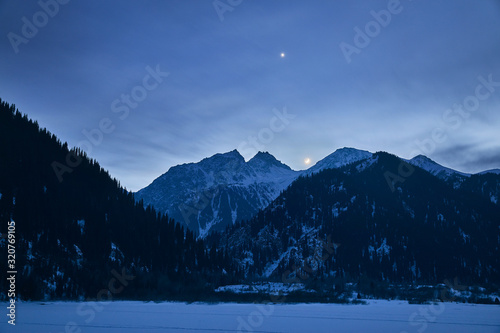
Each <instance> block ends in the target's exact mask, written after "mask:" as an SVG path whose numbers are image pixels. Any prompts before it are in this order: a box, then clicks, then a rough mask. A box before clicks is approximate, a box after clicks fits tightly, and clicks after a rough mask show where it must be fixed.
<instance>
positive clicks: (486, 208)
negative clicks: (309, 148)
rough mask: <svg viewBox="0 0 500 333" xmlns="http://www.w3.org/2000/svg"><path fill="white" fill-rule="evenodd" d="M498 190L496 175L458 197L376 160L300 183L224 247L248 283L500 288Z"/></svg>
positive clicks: (236, 230)
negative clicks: (456, 282)
mask: <svg viewBox="0 0 500 333" xmlns="http://www.w3.org/2000/svg"><path fill="white" fill-rule="evenodd" d="M398 170H399V172H398ZM401 175H403V176H404V177H403V176H401ZM395 176H398V177H400V178H397V177H395ZM499 184H500V177H499V176H498V175H494V174H485V175H473V176H471V177H470V178H468V179H465V180H464V181H463V183H462V185H461V186H460V187H459V188H454V186H453V184H449V183H447V182H445V181H443V180H441V179H439V178H438V177H436V176H433V175H432V174H431V173H429V172H427V171H425V170H423V169H421V168H419V167H412V166H410V165H409V164H406V163H405V162H404V161H402V160H401V159H399V158H398V157H396V156H393V155H390V154H387V153H376V154H374V155H373V156H372V157H371V158H369V159H368V160H364V161H360V162H356V163H353V164H351V165H349V166H347V167H344V168H341V169H330V170H324V171H322V172H320V173H318V174H314V175H312V176H307V177H300V178H299V179H298V180H297V181H295V182H294V183H293V184H292V185H291V186H290V187H289V188H288V189H286V190H285V191H284V192H283V193H282V194H281V195H280V196H279V197H278V198H277V199H276V200H275V201H274V202H273V203H272V204H271V205H270V206H269V207H267V208H266V209H265V210H263V211H261V212H260V213H259V214H257V216H255V217H254V218H253V219H251V220H250V221H245V222H243V223H238V224H237V225H235V226H234V227H232V228H229V229H228V231H227V232H226V234H222V235H220V236H219V237H220V238H221V244H223V245H224V246H225V248H226V249H227V250H228V251H229V253H230V254H231V256H232V257H234V258H235V259H236V260H237V261H238V262H239V264H240V268H241V269H244V270H245V272H246V275H247V277H248V278H249V279H261V278H264V279H269V278H271V279H275V280H287V281H301V279H299V277H300V275H301V274H307V276H309V277H313V278H314V279H316V280H320V281H327V280H328V279H330V278H333V277H342V278H346V279H347V280H354V281H357V280H359V278H360V277H367V278H369V279H371V280H372V281H373V280H375V281H386V282H389V283H408V284H433V285H436V284H439V283H443V281H446V280H449V281H452V280H453V279H454V278H458V279H460V281H462V282H463V283H469V284H479V285H488V284H496V285H498V284H499V283H500V259H499V258H500V256H499V248H500V206H499V204H498V193H499V191H498V189H499ZM329 239H330V240H329ZM325 244H326V246H325ZM328 249H329V250H330V252H329V253H328V252H326V250H328ZM311 259H312V260H311Z"/></svg>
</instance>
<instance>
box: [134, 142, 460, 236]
mask: <svg viewBox="0 0 500 333" xmlns="http://www.w3.org/2000/svg"><path fill="white" fill-rule="evenodd" d="M372 156H373V154H372V153H371V152H368V151H364V150H359V149H355V148H347V147H345V148H341V149H337V150H336V151H335V152H333V153H332V154H330V155H328V156H327V157H325V158H324V159H322V160H320V161H318V162H317V163H316V164H315V165H313V166H311V167H310V168H309V169H307V170H303V171H294V170H292V169H290V167H288V166H287V165H285V164H283V163H281V162H280V161H278V160H277V159H276V158H275V157H274V156H272V155H271V154H269V153H267V152H266V153H264V152H259V153H257V154H256V155H255V156H254V157H253V158H252V159H250V160H249V161H248V162H245V160H244V158H243V156H241V155H240V154H239V152H238V151H237V150H233V151H231V152H228V153H225V154H216V155H214V156H212V157H208V158H205V159H203V160H202V161H200V162H198V163H188V164H182V165H178V166H174V167H172V168H170V169H169V170H168V171H167V172H166V173H165V174H163V175H161V176H160V177H158V178H157V179H155V180H154V181H153V183H151V184H150V185H148V186H147V187H145V188H143V189H141V190H140V191H138V192H137V193H136V194H135V197H136V200H143V201H144V204H146V205H152V206H154V207H155V209H157V210H159V211H161V212H163V213H167V214H169V216H172V217H173V218H175V219H176V220H178V221H181V222H182V223H184V224H185V225H186V226H187V227H188V228H190V229H191V230H193V231H195V232H196V233H197V234H198V235H199V236H200V237H205V236H206V235H208V233H209V232H210V231H222V230H224V229H225V228H226V227H227V226H228V225H231V224H234V223H235V222H236V221H237V220H248V219H250V218H252V217H253V216H254V215H255V214H256V213H257V212H258V211H259V210H260V209H264V208H265V207H267V205H269V204H270V203H271V201H273V200H274V199H275V198H276V197H277V196H278V195H279V193H280V192H281V191H283V190H284V189H286V188H287V187H288V186H289V185H290V184H291V183H292V182H293V181H294V180H295V179H297V178H298V177H299V176H301V175H306V174H307V175H311V174H314V173H318V172H320V171H322V170H324V169H335V168H340V167H343V166H346V165H348V164H351V163H355V162H358V161H362V160H367V159H369V158H370V157H372ZM404 161H406V162H408V163H410V164H412V165H414V166H418V167H420V168H422V169H424V170H426V171H427V172H429V173H431V174H432V175H434V176H436V177H438V178H439V179H441V180H444V181H446V182H448V183H450V184H452V185H453V186H455V187H456V188H458V187H460V186H461V184H462V183H463V182H464V181H465V180H466V179H467V178H468V177H470V174H466V173H463V172H459V171H456V170H453V169H450V168H446V167H444V166H442V165H440V164H438V163H436V162H434V161H433V160H431V159H429V158H428V157H426V156H423V155H418V156H416V157H414V158H412V159H411V160H404Z"/></svg>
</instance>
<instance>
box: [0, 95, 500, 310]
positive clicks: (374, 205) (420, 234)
mask: <svg viewBox="0 0 500 333" xmlns="http://www.w3.org/2000/svg"><path fill="white" fill-rule="evenodd" d="M0 143H1V144H0V156H1V157H2V158H1V159H0V222H1V224H2V225H4V229H3V230H0V231H1V232H2V236H1V237H0V249H1V250H2V251H3V250H5V251H7V248H8V244H10V243H8V242H7V240H6V239H5V237H4V235H3V233H4V232H5V230H6V229H7V227H6V225H9V226H10V228H12V227H13V226H15V249H16V261H15V264H10V265H12V266H13V267H9V268H8V267H7V261H6V260H5V261H0V269H2V270H3V271H8V270H9V269H11V270H12V269H16V270H17V272H18V273H17V275H16V281H17V287H16V292H17V293H18V295H19V297H20V298H22V299H80V300H82V299H85V298H88V299H95V298H96V294H97V298H98V299H99V298H100V297H101V298H102V297H103V296H104V297H105V299H106V300H107V299H109V298H110V297H111V298H113V299H118V298H120V297H124V298H128V299H149V300H151V299H177V300H203V299H205V300H210V299H212V300H213V299H221V298H220V295H216V294H215V293H216V290H217V289H218V287H220V286H224V285H234V284H240V283H245V284H251V283H256V282H276V281H279V282H282V283H287V284H288V283H297V282H299V283H300V284H307V285H306V286H305V288H306V289H303V290H314V292H315V293H316V294H315V295H317V296H316V297H315V298H314V300H316V301H325V300H326V301H329V300H334V299H339V298H342V297H344V296H345V295H347V296H345V297H351V296H349V295H352V293H350V292H349V291H346V292H345V294H344V293H343V292H342V290H344V289H343V288H344V287H346V286H348V285H349V286H351V287H352V286H355V289H354V290H357V291H358V292H361V293H363V294H366V295H374V296H376V297H382V298H394V297H400V298H402V299H408V298H407V297H408V294H405V293H406V291H405V290H406V289H407V288H406V286H414V291H412V294H415V293H416V294H418V293H420V291H422V290H423V289H425V288H420V286H421V285H423V284H425V285H433V286H436V285H443V284H445V285H446V284H447V283H448V282H447V281H456V280H457V279H458V280H460V281H461V283H464V284H468V285H469V286H471V287H470V288H476V289H475V290H483V289H479V287H481V288H486V289H485V290H487V292H488V293H489V294H490V295H492V294H494V293H496V295H497V296H498V290H499V289H500V288H499V287H500V261H499V260H500V259H499V257H498V253H499V249H500V203H499V201H498V200H499V197H500V175H499V172H498V170H488V171H486V172H481V173H478V174H474V175H471V174H465V173H460V172H457V171H454V170H452V169H448V168H445V167H443V166H440V165H439V164H437V163H435V162H433V161H432V160H430V159H428V158H427V157H425V156H417V157H415V158H413V159H411V160H405V159H402V158H399V157H397V156H394V155H391V154H388V153H385V152H377V153H370V152H366V151H360V150H356V149H354V148H342V149H339V150H337V151H335V152H334V153H332V154H331V155H329V156H327V157H326V158H324V159H323V160H321V161H319V162H318V163H317V164H316V165H314V166H312V167H311V168H309V169H307V170H303V171H294V170H291V169H290V168H289V167H288V166H286V165H284V164H283V163H281V162H279V161H278V160H276V158H274V157H273V156H272V155H270V154H269V153H263V152H260V153H258V154H257V155H256V156H254V157H253V158H252V159H251V160H249V161H247V162H246V161H245V160H244V158H243V157H242V156H241V155H240V154H239V153H238V152H237V151H231V152H229V153H226V154H216V155H214V156H212V157H209V158H206V159H204V160H202V161H200V162H199V163H189V164H184V165H180V166H175V167H172V168H171V169H170V170H168V172H166V173H165V174H164V175H162V176H161V177H159V178H158V179H157V180H155V181H154V182H153V184H151V185H150V186H149V187H148V188H146V189H144V190H142V191H141V192H140V193H136V194H135V197H134V194H133V193H130V192H128V191H126V190H125V189H124V188H122V187H121V186H120V183H119V181H118V180H116V179H113V178H111V177H110V175H109V173H108V172H107V171H106V170H104V169H103V168H102V167H101V166H100V165H99V164H98V162H97V161H95V160H92V159H90V158H88V157H87V156H86V154H85V153H84V152H83V151H81V150H79V149H69V148H68V145H67V143H61V142H60V141H59V140H58V139H57V137H56V136H55V135H54V134H51V133H50V132H48V131H47V130H46V129H41V128H40V127H39V126H38V123H37V122H36V121H32V120H30V119H28V117H27V116H26V115H22V114H21V113H20V112H19V111H18V110H16V109H15V107H14V106H13V105H9V104H7V103H5V102H3V101H1V100H0ZM68 161H69V162H71V165H70V164H68V163H69V162H68ZM75 161H78V163H77V164H76V162H75ZM153 185H154V186H153ZM141 195H142V197H141ZM150 200H155V201H154V202H151V201H150ZM147 201H148V204H149V206H145V205H144V204H146V203H147ZM161 205H164V206H163V208H161V211H157V210H155V209H157V207H162V206H161ZM152 206H154V207H155V209H153V207H152ZM176 209H177V210H178V212H176ZM165 212H168V214H165ZM175 214H177V215H176V217H173V215H175ZM11 238H12V237H11ZM9 242H11V241H10V239H9ZM125 277H126V279H125ZM116 278H118V279H121V280H120V281H124V282H123V287H124V288H115V287H113V288H111V287H106V286H109V284H108V283H109V281H110V280H111V279H116ZM0 286H1V287H2V288H0V300H6V299H7V295H6V293H5V291H6V290H8V289H9V286H8V281H7V280H6V279H4V280H3V282H1V283H0ZM474 286H475V287H474ZM125 287H126V288H125ZM332 287H333V289H332ZM417 287H418V288H417ZM103 288H104V289H103ZM105 288H109V289H105ZM353 288H354V287H353ZM396 289H397V290H396ZM2 290H3V292H2ZM117 290H120V292H118V291H117ZM349 290H353V289H352V288H351V289H349ZM398 290H399V291H398ZM401 290H404V292H403V293H402V292H401ZM469 291H471V292H473V291H474V290H473V289H469ZM451 292H453V290H451ZM474 293H475V294H476V295H477V293H476V292H474ZM99 295H100V296H99ZM106 295H107V296H106ZM342 295H344V296H342ZM470 295H472V294H469V296H467V297H468V298H467V299H468V300H470V301H473V302H477V301H478V300H476V299H472V298H471V297H472V296H470ZM296 296H297V297H296V298H295V299H296V300H297V301H303V300H304V298H303V295H302V294H299V295H296ZM231 297H232V296H231ZM244 297H245V296H244ZM244 297H243V298H242V299H245V300H246V301H254V300H255V298H244ZM231 299H234V298H231ZM422 299H425V300H428V299H436V294H433V293H430V294H426V295H425V297H423V298H422ZM446 299H448V300H449V299H450V298H445V300H446ZM240 300H241V298H240ZM490 302H491V300H490Z"/></svg>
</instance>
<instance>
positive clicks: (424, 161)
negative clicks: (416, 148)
mask: <svg viewBox="0 0 500 333" xmlns="http://www.w3.org/2000/svg"><path fill="white" fill-rule="evenodd" d="M406 161H407V162H408V163H410V164H412V165H414V166H417V167H419V168H422V169H424V170H425V171H427V172H429V173H430V174H432V175H434V176H436V177H438V178H439V179H441V180H444V181H445V182H447V183H449V184H451V185H453V187H455V188H459V187H460V186H461V184H462V183H463V182H464V180H465V179H467V178H469V177H470V176H471V175H470V174H468V173H463V172H460V171H456V170H453V169H450V168H447V167H444V166H442V165H441V164H438V163H436V162H434V161H433V160H431V159H430V158H428V157H427V156H424V155H418V156H415V157H414V158H412V159H411V160H406Z"/></svg>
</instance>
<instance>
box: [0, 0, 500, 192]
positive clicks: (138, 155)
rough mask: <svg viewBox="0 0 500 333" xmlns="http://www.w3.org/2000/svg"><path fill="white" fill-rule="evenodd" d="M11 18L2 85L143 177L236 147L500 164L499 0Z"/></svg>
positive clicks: (107, 164) (44, 12)
mask: <svg viewBox="0 0 500 333" xmlns="http://www.w3.org/2000/svg"><path fill="white" fill-rule="evenodd" d="M44 7H45V9H44ZM26 22H28V23H26ZM30 25H33V26H32V27H34V28H35V30H36V31H35V30H33V29H31V28H30ZM23 27H24V28H23ZM360 31H361V33H359V32H360ZM0 32H1V34H2V37H1V40H0V59H1V61H0V98H2V99H4V100H6V101H7V102H9V103H15V104H16V106H17V107H18V108H19V109H20V110H21V111H22V112H25V113H27V114H28V115H29V116H30V117H31V118H34V119H36V120H38V121H39V123H40V124H41V125H42V126H43V127H47V128H48V129H49V130H50V131H51V132H53V133H55V134H56V135H57V136H58V137H59V138H61V140H63V141H67V142H68V143H69V144H70V146H80V147H81V148H82V149H84V150H86V151H87V152H88V153H89V155H90V156H91V157H92V158H95V159H97V160H98V161H99V162H100V164H101V165H102V166H103V167H104V168H106V169H108V170H109V171H110V173H111V175H112V176H114V177H116V178H118V179H119V180H120V181H121V184H122V185H124V186H125V187H127V188H128V189H129V190H133V191H136V190H139V189H140V188H143V187H145V186H147V185H148V184H149V183H150V182H151V181H152V180H153V179H155V178H156V177H158V176H159V175H160V174H162V173H164V172H166V171H167V170H168V169H169V168H170V167H171V166H174V165H177V164H181V163H187V162H196V161H199V160H201V159H202V158H204V157H208V156H211V155H213V154H215V153H220V152H227V151H230V150H233V149H236V148H238V149H239V151H240V152H241V153H242V154H243V156H244V157H245V158H246V159H249V158H251V157H252V154H253V153H255V152H256V151H257V150H258V149H260V150H265V151H269V152H270V153H271V154H273V155H274V156H275V157H276V158H278V159H279V160H281V161H282V162H284V163H285V164H288V165H289V166H290V167H292V168H293V169H304V168H306V167H307V166H306V165H305V164H304V159H305V158H307V157H309V158H310V159H311V161H312V163H315V162H316V161H318V160H319V159H321V158H323V157H325V156H326V155H328V154H330V153H332V152H333V151H335V150H336V149H337V148H341V147H345V146H349V147H355V148H359V149H364V150H369V151H372V152H375V151H381V150H383V151H388V152H391V153H394V154H396V155H399V156H402V157H405V158H411V157H413V156H414V155H416V154H419V153H423V154H425V155H427V156H429V157H431V158H432V159H434V160H435V161H437V162H439V163H441V164H444V165H446V166H448V167H452V168H455V169H458V170H460V171H464V172H477V171H481V170H485V169H491V168H500V131H499V125H500V56H499V55H500V38H499V36H500V2H499V1H496V0H481V1H477V0H413V1H410V0H401V1H397V0H359V1H352V0H337V1H326V0H325V1H310V2H306V1H295V0H286V1H285V0H276V1H264V0H253V1H250V0H242V1H240V0H220V1H211V0H207V1H186V0H179V1H177V0H169V1H127V0H124V1H107V2H101V1H85V2H77V1H74V0H72V1H68V0H59V2H56V0H41V2H37V1H23V2H19V1H0ZM346 45H348V46H346ZM346 50H348V51H346ZM353 50H355V51H353ZM281 53H284V57H282V56H281ZM155 72H156V74H154V73H155ZM152 73H153V74H152ZM167 73H168V74H167ZM488 81H489V83H488ZM485 82H486V83H485ZM127 96H128V97H127ZM127 101H128V102H127ZM464 103H465V104H466V105H465V106H463V107H461V105H464ZM125 110H126V111H125ZM100 124H101V125H103V126H102V128H101V129H100V128H99V126H100ZM84 133H87V134H89V133H91V134H89V135H90V139H89V138H88V137H87V136H86V135H85V134H84ZM99 133H100V134H99ZM252 138H253V139H252Z"/></svg>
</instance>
